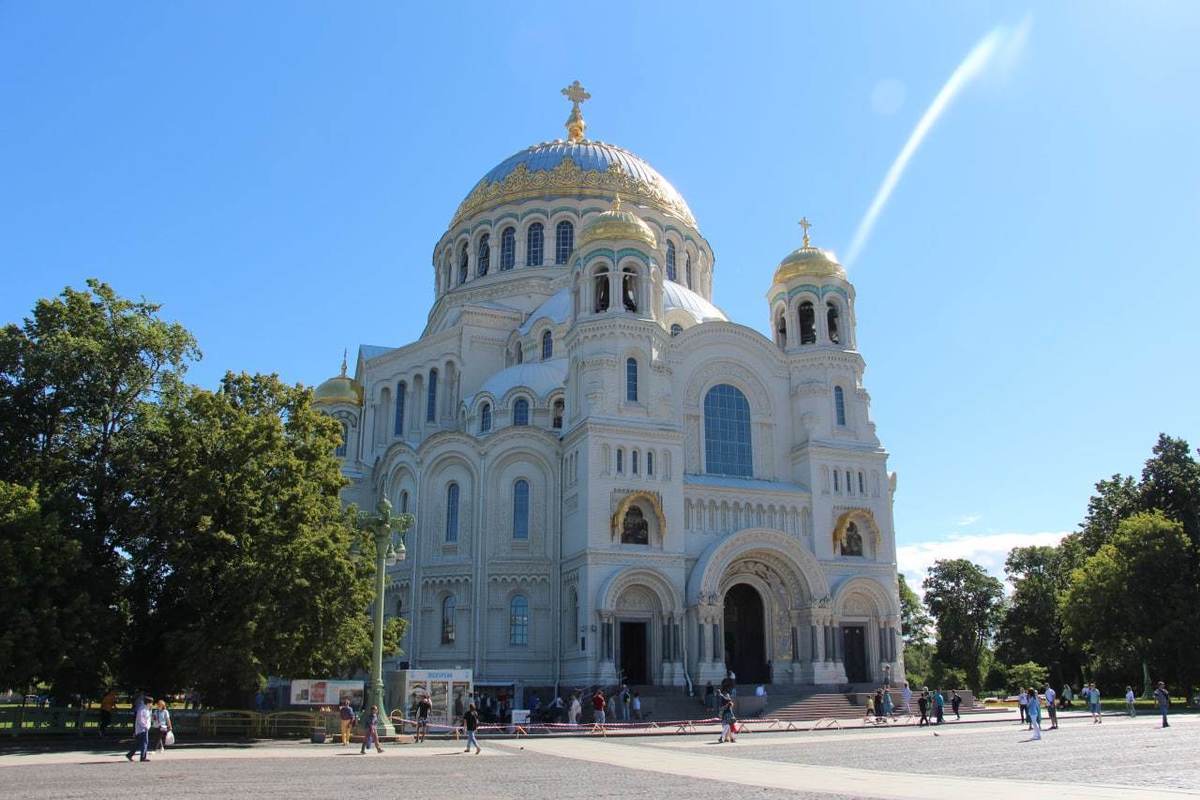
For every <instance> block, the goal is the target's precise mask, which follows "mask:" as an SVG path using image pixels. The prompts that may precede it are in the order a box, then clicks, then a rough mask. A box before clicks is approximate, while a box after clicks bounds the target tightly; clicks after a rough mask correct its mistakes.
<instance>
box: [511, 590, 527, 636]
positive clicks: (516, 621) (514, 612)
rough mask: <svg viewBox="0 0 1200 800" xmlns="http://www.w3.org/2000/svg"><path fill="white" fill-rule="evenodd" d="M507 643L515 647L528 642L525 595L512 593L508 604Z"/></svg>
mask: <svg viewBox="0 0 1200 800" xmlns="http://www.w3.org/2000/svg"><path fill="white" fill-rule="evenodd" d="M508 643H509V644H510V645H514V646H517V647H524V646H525V645H527V644H529V601H528V600H526V599H525V595H523V594H517V595H513V599H512V601H511V602H509V604H508Z"/></svg>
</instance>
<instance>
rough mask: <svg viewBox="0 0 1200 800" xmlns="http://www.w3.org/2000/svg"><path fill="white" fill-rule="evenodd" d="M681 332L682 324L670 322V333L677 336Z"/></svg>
mask: <svg viewBox="0 0 1200 800" xmlns="http://www.w3.org/2000/svg"><path fill="white" fill-rule="evenodd" d="M681 333H683V326H682V325H680V324H679V323H678V322H673V323H671V335H672V336H678V335H679V334H681Z"/></svg>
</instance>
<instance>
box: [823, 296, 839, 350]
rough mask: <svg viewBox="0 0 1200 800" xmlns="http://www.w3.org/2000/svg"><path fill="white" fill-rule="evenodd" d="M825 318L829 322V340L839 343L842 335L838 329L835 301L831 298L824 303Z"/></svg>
mask: <svg viewBox="0 0 1200 800" xmlns="http://www.w3.org/2000/svg"><path fill="white" fill-rule="evenodd" d="M825 320H826V322H827V323H828V324H829V341H831V342H833V343H834V344H841V341H842V336H841V333H840V332H839V331H838V307H837V303H835V302H833V301H832V300H830V301H829V302H828V303H826V304H825Z"/></svg>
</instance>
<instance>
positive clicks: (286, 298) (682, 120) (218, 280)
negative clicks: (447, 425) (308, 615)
mask: <svg viewBox="0 0 1200 800" xmlns="http://www.w3.org/2000/svg"><path fill="white" fill-rule="evenodd" d="M826 6H828V7H826ZM1029 12H1030V8H1029V7H1028V6H1024V5H1017V4H1013V5H1009V4H1002V3H918V4H888V3H869V4H868V3H863V4H825V5H815V4H803V3H781V4H778V5H759V4H756V3H741V4H737V5H736V6H731V5H729V4H720V5H711V6H710V5H706V4H698V3H681V4H679V5H676V6H673V7H669V6H667V5H666V4H660V3H638V4H629V5H624V4H621V3H615V2H614V3H605V4H603V5H599V6H597V5H595V4H592V5H588V4H583V3H575V4H566V3H560V2H556V3H520V4H502V5H501V4H480V5H478V6H473V7H472V6H465V7H452V6H451V4H437V5H436V7H435V4H419V5H417V4H414V5H413V7H412V8H401V7H400V4H398V3H383V2H381V3H357V2H347V3H324V2H322V3H299V2H287V3H271V2H261V1H260V2H254V3H234V2H194V3H189V2H172V3H132V2H124V3H108V4H86V3H17V2H9V3H0V268H2V269H3V282H2V291H0V320H5V321H11V320H16V319H19V318H20V317H21V316H23V315H24V314H25V313H27V311H28V309H29V308H30V307H31V305H32V303H33V301H34V300H35V299H36V298H37V297H41V296H47V295H51V294H54V293H56V292H58V291H59V290H61V288H62V287H63V286H64V285H67V284H72V285H81V284H82V283H83V281H84V279H85V278H86V277H88V276H97V277H100V278H103V279H104V280H106V281H109V282H110V283H112V284H113V285H114V286H115V287H116V288H117V290H118V291H120V292H122V293H126V294H134V295H138V294H141V295H145V296H146V297H148V298H150V299H153V300H155V301H158V302H161V303H162V304H163V305H164V309H165V313H166V314H167V315H168V316H170V317H172V318H175V319H177V320H179V321H181V322H183V323H184V324H186V325H187V326H188V327H189V328H190V329H191V330H193V331H194V332H195V333H196V335H197V336H198V337H199V340H200V343H201V346H202V349H203V351H204V353H205V358H204V360H203V362H202V363H201V364H199V365H198V366H197V367H196V368H195V369H194V371H193V373H192V376H193V378H194V379H195V380H197V381H199V382H201V383H203V384H206V385H213V384H214V382H215V380H216V379H217V378H218V377H219V375H220V374H221V373H222V372H223V371H225V370H227V369H234V370H251V371H253V370H262V371H277V372H279V373H280V374H281V375H282V376H283V377H285V378H286V379H288V380H290V381H303V382H306V383H316V382H318V381H320V380H321V379H323V378H325V377H328V376H329V375H330V374H332V373H334V372H335V371H336V368H337V365H338V362H339V360H340V357H341V350H342V348H343V347H350V348H352V350H353V347H354V346H356V345H357V344H358V343H362V342H366V343H372V344H390V345H399V344H403V343H405V342H408V341H411V340H412V339H413V338H415V337H416V336H417V335H418V334H419V332H420V330H421V327H422V325H423V323H424V319H425V314H426V312H427V310H428V306H429V303H430V300H431V297H432V273H431V269H430V253H431V248H432V246H433V244H434V242H435V241H436V240H437V238H438V236H439V235H440V234H441V233H442V231H443V230H444V228H445V226H446V224H447V223H448V221H449V219H450V216H451V214H452V213H453V211H454V209H455V207H456V206H457V204H458V202H459V201H460V200H461V199H462V197H463V196H464V195H465V194H466V193H467V191H468V190H469V189H470V188H471V187H472V186H473V185H474V183H475V182H476V181H477V180H478V179H479V177H480V176H481V175H482V174H483V173H484V172H485V171H486V170H487V169H488V168H490V167H491V166H492V165H493V164H495V163H497V162H498V161H500V160H501V159H503V158H504V157H506V156H507V155H509V154H510V153H512V152H515V151H516V150H519V149H521V148H523V147H525V146H527V145H528V144H531V143H533V142H537V141H542V140H546V139H551V138H555V137H557V136H560V135H561V134H562V122H563V120H564V119H565V117H566V114H567V110H568V108H567V105H566V104H565V102H564V101H563V99H562V98H561V97H560V96H559V93H558V90H559V89H560V88H561V87H562V86H565V85H566V84H567V83H568V82H570V81H571V80H574V79H576V78H578V79H580V80H581V81H583V83H584V84H585V85H586V86H587V87H588V89H589V90H590V91H591V92H592V94H593V99H592V101H591V102H590V103H588V104H587V106H586V107H585V112H586V116H587V119H588V122H589V125H590V128H589V134H591V135H593V136H594V137H595V138H599V139H603V140H606V141H613V142H617V143H619V144H622V145H624V146H626V147H628V148H630V149H632V150H633V151H635V152H637V153H639V154H641V155H642V156H643V157H645V158H646V159H647V160H649V161H650V162H651V163H652V164H654V165H655V166H656V167H657V168H658V169H659V170H660V171H661V172H662V173H663V174H664V175H666V176H667V178H668V179H669V180H671V181H672V182H673V183H674V184H675V185H676V186H677V187H678V188H679V190H680V191H681V192H683V194H684V196H685V197H687V199H688V200H689V202H690V204H691V206H692V208H693V210H694V211H695V213H696V216H697V217H698V219H699V222H700V226H701V229H702V230H703V232H704V233H705V235H706V236H707V237H708V238H709V240H710V241H711V243H712V245H713V248H714V249H715V251H716V253H717V259H718V260H717V272H716V287H715V295H716V298H715V299H716V301H717V303H718V304H719V305H721V306H722V307H723V308H725V309H726V311H727V312H729V313H730V314H731V316H733V317H734V318H735V319H737V320H739V321H742V322H745V323H747V324H750V325H753V326H755V327H756V328H758V329H759V330H764V331H765V330H766V324H767V307H766V304H765V301H764V299H763V293H764V291H765V290H766V288H767V285H768V283H769V281H770V277H771V274H772V271H773V269H774V267H775V265H776V264H777V263H778V261H779V259H780V258H781V257H782V256H783V255H785V254H786V253H787V252H788V251H789V250H791V249H792V248H793V247H795V246H797V245H798V244H799V238H800V231H799V229H798V228H797V227H796V220H797V219H798V218H799V217H800V216H801V215H802V214H803V215H807V216H808V217H809V218H810V219H811V220H813V222H814V224H815V226H814V228H813V238H814V241H815V242H816V243H817V244H819V245H821V246H824V247H831V248H833V249H835V250H839V251H844V250H845V249H846V247H847V246H848V244H849V242H850V239H851V237H852V235H853V232H854V229H855V227H856V226H857V224H858V222H859V220H860V219H861V218H862V216H863V213H864V212H865V210H866V208H867V207H868V205H869V204H870V202H871V199H872V197H873V195H874V193H875V191H876V189H877V187H878V186H879V183H880V181H881V180H882V178H883V175H884V173H885V172H886V171H887V169H888V167H889V165H890V164H891V163H892V161H893V159H894V158H895V157H896V155H897V153H898V152H899V150H900V148H901V146H902V145H903V143H904V141H905V140H906V138H907V137H908V135H909V133H910V131H911V130H912V128H913V126H914V125H915V123H916V121H917V120H918V119H919V118H920V116H921V114H922V112H923V111H924V110H925V108H926V106H927V105H928V104H929V103H930V101H931V100H932V98H933V97H934V96H935V95H936V94H937V92H938V90H939V88H940V87H941V86H942V85H943V83H944V82H945V81H946V80H947V78H948V77H949V75H950V74H951V72H952V71H953V70H954V68H955V66H956V65H957V64H958V63H959V62H960V61H961V60H962V59H963V57H964V56H965V55H966V54H967V52H968V51H969V50H970V49H971V48H972V47H973V46H974V44H975V43H976V42H977V41H978V40H979V39H980V38H981V37H982V36H984V35H985V34H986V33H987V32H988V31H989V30H991V29H992V28H994V27H995V26H997V25H1000V24H1007V25H1014V24H1016V23H1018V22H1020V21H1021V19H1022V18H1024V17H1025V16H1026V14H1027V13H1029ZM1198 41H1200V5H1198V4H1195V3H1186V2H1174V3H1172V2H1155V3H1148V4H1135V3H1129V4H1124V5H1118V4H1102V3H1099V2H1095V3H1067V4H1054V5H1053V6H1051V7H1041V4H1039V7H1036V8H1034V9H1033V10H1032V28H1031V30H1030V33H1029V36H1028V38H1027V40H1026V42H1025V46H1024V48H1023V50H1022V51H1021V52H1020V54H1019V56H1018V57H1017V58H1016V60H1015V61H1014V62H1013V63H1011V64H1008V65H1007V66H1006V68H1004V69H995V70H992V71H990V72H989V74H985V75H984V76H983V77H982V78H981V79H980V80H978V81H976V82H974V83H972V84H970V85H969V86H967V87H966V88H965V90H964V91H963V92H962V94H961V96H960V97H959V98H958V99H957V101H956V102H955V103H954V104H953V105H952V106H951V107H949V108H948V110H947V111H946V113H945V114H944V115H943V116H942V118H941V119H940V121H939V122H938V123H937V125H936V126H935V127H934V129H933V130H932V132H931V133H930V135H929V136H928V138H927V139H926V140H925V142H924V144H923V146H922V148H921V149H920V150H919V151H918V152H917V154H916V156H915V157H914V158H913V160H912V161H911V163H910V164H909V166H908V170H907V172H906V173H905V175H904V176H903V178H902V180H901V181H900V183H899V186H898V188H897V190H896V192H895V194H894V195H893V196H892V198H891V201H890V203H889V204H888V206H887V207H886V208H885V210H884V211H883V214H882V216H881V217H880V220H879V224H878V225H877V227H876V228H875V231H874V234H873V236H872V237H871V239H870V241H869V243H868V244H867V246H866V249H865V250H864V251H863V254H862V256H861V257H860V258H859V260H858V262H857V263H856V264H854V265H853V269H852V271H851V277H852V279H853V280H854V281H855V283H856V286H857V288H858V318H859V343H860V346H861V348H862V350H863V353H864V355H865V357H866V359H867V364H868V371H867V375H866V383H867V388H868V389H869V390H870V392H871V394H872V398H873V401H874V417H875V420H876V422H877V423H878V430H879V433H880V435H881V437H882V438H883V441H884V443H885V445H886V446H887V447H888V449H889V450H890V451H891V453H892V460H891V464H892V467H893V468H894V469H896V470H898V471H899V473H900V484H899V492H898V494H897V501H896V516H897V528H898V533H899V540H900V542H901V544H910V545H914V546H916V545H917V544H918V543H925V544H922V545H921V546H922V547H925V548H926V549H927V550H929V545H928V544H927V543H928V542H931V541H935V542H936V541H941V540H946V539H950V538H952V537H958V538H959V544H958V545H957V546H958V547H959V548H960V549H961V548H963V547H967V549H970V547H968V546H967V545H964V544H963V542H964V541H968V542H969V541H975V540H976V539H978V540H979V541H985V540H986V539H987V537H989V536H992V537H995V536H997V535H999V534H1010V535H1015V536H1018V537H1020V536H1026V535H1030V534H1034V533H1037V532H1055V531H1063V530H1067V529H1070V528H1071V527H1073V526H1074V525H1075V524H1076V523H1077V522H1078V520H1079V519H1080V517H1081V515H1082V513H1083V510H1084V506H1085V503H1086V500H1087V497H1088V496H1089V493H1090V491H1091V486H1092V484H1093V482H1094V481H1095V480H1097V479H1098V478H1101V477H1104V476H1106V475H1109V474H1111V473H1113V472H1117V471H1124V472H1130V471H1136V470H1138V469H1140V465H1141V462H1142V461H1143V460H1144V459H1145V457H1146V456H1147V454H1148V452H1149V449H1150V447H1151V445H1152V444H1153V442H1154V439H1155V436H1156V435H1157V433H1158V432H1159V431H1168V432H1171V433H1173V434H1175V435H1181V436H1186V437H1188V438H1189V439H1190V440H1191V441H1192V443H1193V444H1194V445H1196V444H1200V412H1198V411H1197V408H1198V404H1197V395H1198V390H1200V378H1198V377H1197V369H1196V364H1197V355H1196V354H1197V350H1198V346H1200V324H1198V323H1197V318H1196V311H1195V308H1196V303H1197V300H1198V298H1200V278H1198V277H1197V266H1198V265H1197V258H1196V255H1195V253H1196V242H1195V239H1196V233H1197V231H1198V230H1200V146H1198V145H1200V102H1198V100H1200V47H1197V44H1196V43H1197V42H1198ZM963 537H967V538H966V539H964V538H963ZM972 537H974V538H972ZM1005 541H1008V540H1005ZM934 551H936V552H949V550H946V551H941V550H937V548H934ZM902 560H903V559H902Z"/></svg>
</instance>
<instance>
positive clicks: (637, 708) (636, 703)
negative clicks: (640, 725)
mask: <svg viewBox="0 0 1200 800" xmlns="http://www.w3.org/2000/svg"><path fill="white" fill-rule="evenodd" d="M633 718H634V719H636V720H638V721H641V719H642V693H641V692H634V693H633Z"/></svg>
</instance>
